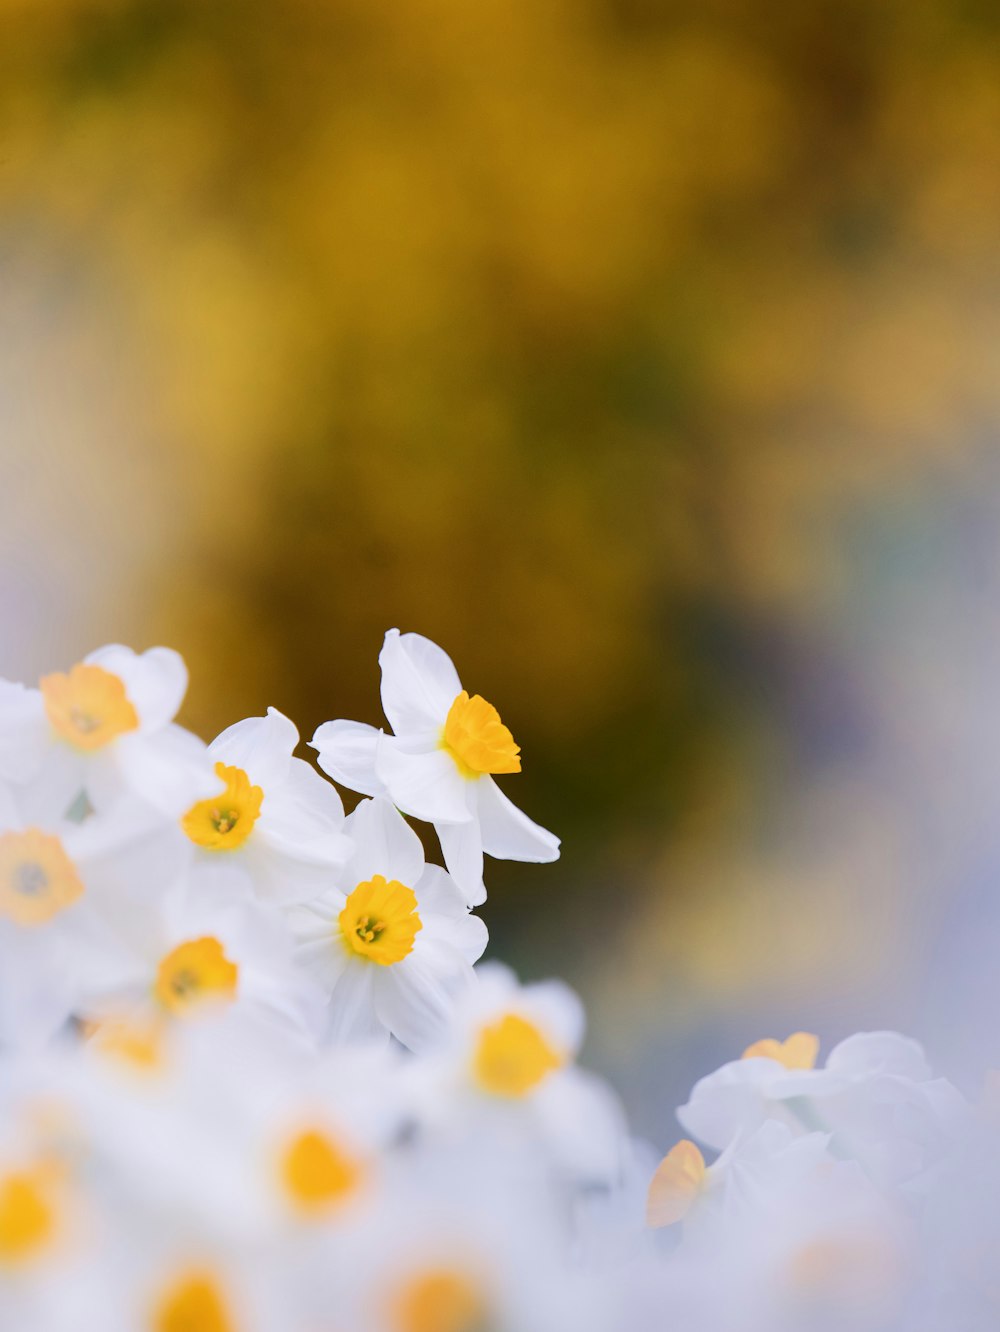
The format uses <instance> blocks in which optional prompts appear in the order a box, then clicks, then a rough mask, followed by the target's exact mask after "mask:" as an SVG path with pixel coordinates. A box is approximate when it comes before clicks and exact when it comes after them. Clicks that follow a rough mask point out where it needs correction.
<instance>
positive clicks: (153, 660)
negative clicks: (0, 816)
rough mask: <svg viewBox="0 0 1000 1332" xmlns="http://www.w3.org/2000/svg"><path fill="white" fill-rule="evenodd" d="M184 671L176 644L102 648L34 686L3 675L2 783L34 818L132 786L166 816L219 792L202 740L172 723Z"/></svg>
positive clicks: (96, 802)
mask: <svg viewBox="0 0 1000 1332" xmlns="http://www.w3.org/2000/svg"><path fill="white" fill-rule="evenodd" d="M187 680H188V676H187V667H186V666H185V665H184V661H183V659H182V658H181V657H180V655H179V654H178V653H176V652H173V651H172V650H171V649H169V648H163V647H156V648H150V649H149V651H148V652H143V653H136V652H133V651H132V649H131V648H127V647H121V646H118V645H112V646H110V647H103V648H100V649H98V651H96V652H92V653H91V654H90V656H88V657H85V658H84V660H83V661H82V662H80V663H79V664H77V665H76V666H74V667H73V668H72V669H71V670H70V671H68V672H66V673H65V674H62V673H55V674H52V675H45V676H43V677H42V679H41V681H40V682H39V687H38V688H37V689H29V688H26V687H25V686H24V685H20V684H14V683H12V682H11V681H9V680H2V681H0V780H3V781H8V782H11V783H14V784H15V785H17V786H19V787H21V788H23V792H22V797H21V798H22V805H23V808H24V809H25V812H26V813H27V815H28V816H29V817H31V818H32V819H36V820H37V819H45V818H61V817H62V816H63V815H65V814H67V813H68V812H69V811H70V810H71V809H72V808H73V807H74V806H76V805H77V804H79V803H80V802H81V801H84V802H85V803H86V804H88V805H89V806H91V807H93V808H94V809H98V810H103V809H105V808H107V807H108V806H109V805H110V804H111V803H113V802H114V801H115V800H116V799H117V798H118V797H119V796H120V795H121V794H122V793H123V792H125V791H129V792H131V793H132V794H134V795H135V796H136V797H137V798H138V799H140V800H142V801H143V802H144V803H146V804H148V805H150V806H152V807H153V808H154V809H156V810H158V811H159V812H160V813H162V814H163V815H165V816H166V817H169V818H177V817H179V816H180V815H181V814H183V812H184V811H185V810H186V809H188V808H190V806H191V804H192V803H193V802H194V801H195V800H198V799H201V798H203V797H207V796H210V795H212V794H213V793H214V792H216V791H218V789H219V779H218V778H217V777H216V776H215V773H214V772H213V765H212V763H211V761H210V760H209V758H208V754H207V751H206V748H205V746H204V744H203V743H202V742H201V741H200V740H199V739H198V738H197V737H196V736H194V735H192V734H191V733H190V732H189V731H185V730H184V729H183V728H182V727H180V726H177V725H175V724H174V721H173V719H174V717H175V716H176V715H177V710H178V708H179V707H180V705H181V701H182V699H183V698H184V694H185V692H186V690H187Z"/></svg>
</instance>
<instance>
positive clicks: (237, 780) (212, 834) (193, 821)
mask: <svg viewBox="0 0 1000 1332" xmlns="http://www.w3.org/2000/svg"><path fill="white" fill-rule="evenodd" d="M215 775H216V776H217V777H220V778H221V779H222V781H224V782H225V783H226V789H225V790H224V791H223V793H222V794H221V795H217V796H212V798H211V799H210V800H199V801H198V803H197V804H196V805H192V806H191V808H190V809H189V810H188V812H187V813H186V814H185V815H184V817H183V819H181V827H182V828H183V829H184V831H185V832H186V833H187V835H188V837H190V838H191V841H192V842H195V843H196V844H197V845H198V846H203V847H205V848H206V849H207V850H209V851H234V850H235V849H236V847H238V846H242V845H243V843H244V842H245V841H246V840H247V838H248V837H249V836H250V834H251V832H253V825H254V824H255V823H256V822H257V817H258V815H259V814H260V806H261V802H262V801H263V799H264V792H263V791H262V790H261V789H260V787H259V786H251V784H250V778H249V777H248V776H247V775H246V773H245V772H244V771H243V769H242V768H229V767H227V766H226V764H225V763H217V764H216V765H215Z"/></svg>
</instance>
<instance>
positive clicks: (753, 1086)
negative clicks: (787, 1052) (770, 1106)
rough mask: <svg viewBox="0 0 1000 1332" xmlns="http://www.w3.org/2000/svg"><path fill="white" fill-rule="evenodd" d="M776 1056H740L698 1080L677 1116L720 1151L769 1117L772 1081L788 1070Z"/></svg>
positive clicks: (694, 1132) (689, 1128)
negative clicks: (768, 1106) (769, 1093)
mask: <svg viewBox="0 0 1000 1332" xmlns="http://www.w3.org/2000/svg"><path fill="white" fill-rule="evenodd" d="M784 1071H785V1070H784V1069H783V1068H782V1066H781V1065H780V1064H779V1063H778V1062H777V1061H776V1060H774V1059H736V1060H733V1061H732V1062H731V1063H728V1064H723V1066H722V1067H721V1068H719V1069H716V1071H715V1072H714V1073H710V1074H709V1075H708V1076H707V1077H704V1078H702V1079H701V1080H700V1081H699V1082H696V1083H695V1086H694V1090H693V1091H692V1092H691V1099H690V1100H689V1101H688V1103H687V1105H682V1106H681V1107H680V1109H679V1110H678V1111H677V1118H678V1120H679V1121H680V1123H681V1125H682V1127H683V1128H685V1129H686V1130H687V1131H688V1133H690V1134H691V1136H692V1137H694V1138H697V1139H699V1141H701V1142H704V1143H707V1144H708V1146H709V1147H714V1148H716V1149H717V1150H718V1151H722V1150H724V1149H725V1148H726V1147H728V1146H729V1144H730V1143H731V1142H732V1140H733V1139H734V1138H735V1137H736V1135H737V1134H738V1133H752V1132H754V1131H755V1130H756V1129H758V1128H759V1127H760V1125H761V1124H762V1123H763V1122H764V1120H765V1119H767V1118H768V1111H767V1100H766V1093H767V1088H768V1084H769V1083H770V1082H773V1081H774V1080H775V1079H776V1078H780V1077H781V1076H782V1074H783V1073H784Z"/></svg>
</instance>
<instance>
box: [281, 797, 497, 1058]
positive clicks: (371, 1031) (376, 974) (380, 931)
mask: <svg viewBox="0 0 1000 1332" xmlns="http://www.w3.org/2000/svg"><path fill="white" fill-rule="evenodd" d="M345 829H346V831H347V833H348V835H349V836H350V838H351V840H352V842H353V844H354V849H353V852H352V854H351V857H350V859H349V860H348V861H347V863H346V864H345V865H344V866H343V868H342V869H339V870H337V871H335V873H334V875H333V876H332V878H333V881H332V882H331V885H330V887H329V888H328V890H327V891H326V893H325V894H324V895H323V896H322V897H321V898H317V899H316V900H315V901H313V902H310V903H308V904H305V905H303V906H302V907H298V908H293V909H292V910H291V911H290V913H289V920H290V923H291V927H292V932H293V935H294V937H295V940H296V955H297V958H298V960H299V963H300V965H301V966H302V967H303V968H305V969H306V970H307V971H308V972H309V973H310V974H311V975H312V976H314V977H315V978H316V980H318V981H319V983H320V984H321V985H322V986H323V988H324V990H325V991H326V993H327V994H328V995H329V1032H330V1036H331V1039H333V1040H334V1041H351V1040H365V1039H378V1038H382V1039H386V1038H387V1037H388V1035H389V1034H390V1033H391V1034H392V1035H393V1036H395V1037H397V1039H398V1040H400V1041H402V1043H403V1044H404V1045H407V1046H409V1047H410V1049H411V1050H412V1049H420V1048H422V1047H424V1046H425V1045H427V1044H428V1043H429V1042H432V1041H433V1040H434V1039H435V1037H439V1036H440V1035H441V1034H442V1032H443V1031H444V1030H445V1029H446V1028H447V1025H448V1023H449V1021H450V1020H451V1017H452V1015H453V1013H454V1011H455V1008H456V1005H457V1004H458V1003H459V1002H462V1003H464V1002H465V999H466V996H467V994H468V992H469V990H470V989H471V988H472V984H473V972H472V964H473V963H474V962H475V961H476V960H477V959H478V958H479V957H480V956H481V955H482V952H483V949H484V948H485V947H486V940H487V934H486V926H485V925H484V924H483V923H482V921H481V920H479V919H478V918H477V917H476V916H472V915H470V914H469V912H468V910H467V908H466V906H465V903H464V901H463V898H462V894H461V893H460V892H459V890H458V888H457V887H456V886H455V884H454V883H453V882H452V880H451V879H450V878H449V877H448V875H447V874H446V873H445V872H444V870H441V869H439V868H438V867H437V866H436V865H426V864H425V863H424V853H423V848H422V846H421V844H420V838H419V837H418V836H417V835H416V833H415V832H414V831H413V829H412V828H410V827H409V825H408V824H407V822H406V820H405V819H404V818H403V817H402V816H401V815H400V814H399V812H398V811H397V810H395V809H394V808H393V806H392V805H391V804H390V803H389V801H388V800H385V799H383V798H381V797H380V798H376V799H373V800H363V801H362V802H361V803H360V804H359V805H358V807H357V809H355V811H354V812H353V813H352V814H351V815H350V816H349V817H348V819H347V821H346V823H345Z"/></svg>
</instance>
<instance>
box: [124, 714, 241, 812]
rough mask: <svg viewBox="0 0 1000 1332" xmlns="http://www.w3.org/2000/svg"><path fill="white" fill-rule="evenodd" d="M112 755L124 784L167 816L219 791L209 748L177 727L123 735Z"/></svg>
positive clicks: (186, 809)
mask: <svg viewBox="0 0 1000 1332" xmlns="http://www.w3.org/2000/svg"><path fill="white" fill-rule="evenodd" d="M114 757H115V759H116V761H117V762H118V764H119V767H120V769H121V774H122V777H123V779H124V781H125V784H126V785H127V786H128V787H129V788H130V789H131V790H132V791H134V792H135V794H136V795H138V796H140V797H141V799H143V800H145V801H146V802H147V804H150V805H152V806H153V807H154V808H155V809H158V810H160V811H161V813H163V814H165V815H167V816H168V817H170V818H180V817H181V816H182V815H183V814H186V813H187V811H188V810H189V809H190V808H191V806H192V805H193V804H195V803H196V802H197V801H199V800H207V799H208V797H209V796H213V795H218V793H219V789H220V783H219V778H218V777H217V776H216V775H215V765H214V763H213V762H212V759H211V757H210V755H209V753H208V750H207V749H206V748H205V746H204V745H203V744H202V742H201V741H200V740H199V739H198V737H197V736H194V735H192V734H191V732H190V731H185V730H183V729H182V728H181V727H180V726H167V727H164V728H163V730H161V731H158V732H156V733H155V734H153V735H143V734H141V733H140V734H134V735H123V736H122V737H121V739H120V740H119V741H118V743H117V744H116V745H115V750H114Z"/></svg>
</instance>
